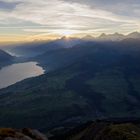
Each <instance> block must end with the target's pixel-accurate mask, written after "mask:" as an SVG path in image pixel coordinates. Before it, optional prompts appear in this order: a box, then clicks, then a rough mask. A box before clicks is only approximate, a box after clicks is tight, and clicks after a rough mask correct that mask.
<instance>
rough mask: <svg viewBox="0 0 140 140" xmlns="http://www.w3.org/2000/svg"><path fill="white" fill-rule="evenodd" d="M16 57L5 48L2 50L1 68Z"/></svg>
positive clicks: (0, 57) (0, 53)
mask: <svg viewBox="0 0 140 140" xmlns="http://www.w3.org/2000/svg"><path fill="white" fill-rule="evenodd" d="M13 58H14V57H12V56H11V55H10V54H8V53H6V52H5V51H3V50H0V68H1V67H2V66H4V65H6V64H8V63H10V62H12V60H13Z"/></svg>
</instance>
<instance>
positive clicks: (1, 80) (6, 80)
mask: <svg viewBox="0 0 140 140" xmlns="http://www.w3.org/2000/svg"><path fill="white" fill-rule="evenodd" d="M42 74H44V70H43V68H42V67H40V66H38V65H37V62H26V63H16V64H12V65H9V66H6V67H3V68H2V69H1V70H0V89H1V88H5V87H7V86H10V85H12V84H15V83H17V82H19V81H22V80H24V79H26V78H30V77H35V76H39V75H42Z"/></svg>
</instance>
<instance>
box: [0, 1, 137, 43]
mask: <svg viewBox="0 0 140 140" xmlns="http://www.w3.org/2000/svg"><path fill="white" fill-rule="evenodd" d="M133 31H140V0H0V42H4V41H28V40H35V39H53V38H57V37H61V36H64V35H67V36H83V35H85V34H91V35H94V36H98V35H99V34H101V33H102V32H104V33H114V32H119V33H124V34H127V33H130V32H133Z"/></svg>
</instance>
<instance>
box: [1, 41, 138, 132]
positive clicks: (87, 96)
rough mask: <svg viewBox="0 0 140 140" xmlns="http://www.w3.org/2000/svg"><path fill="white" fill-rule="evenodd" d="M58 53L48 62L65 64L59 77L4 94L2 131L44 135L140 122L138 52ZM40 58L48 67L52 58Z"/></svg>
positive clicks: (118, 46) (86, 48)
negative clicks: (85, 125) (116, 121)
mask: <svg viewBox="0 0 140 140" xmlns="http://www.w3.org/2000/svg"><path fill="white" fill-rule="evenodd" d="M59 51H60V52H59ZM59 51H58V52H59V53H58V52H57V51H56V52H55V55H53V53H52V54H51V55H52V57H50V60H49V61H51V59H52V60H53V61H52V62H51V63H53V62H54V63H55V64H58V65H59V64H60V65H61V64H63V65H61V67H59V69H57V70H56V71H55V70H53V71H51V72H49V73H47V74H45V75H42V76H40V77H37V78H31V79H27V80H25V81H22V82H20V83H18V84H16V85H13V86H11V87H9V88H7V89H4V90H0V113H1V114H2V115H1V116H0V124H1V125H5V126H23V127H27V126H28V127H35V128H40V129H42V130H46V129H49V128H52V127H56V126H60V125H61V126H65V125H68V126H69V125H77V123H79V122H84V121H86V120H91V119H97V118H108V117H128V116H129V117H139V116H140V109H139V108H140V102H139V101H140V88H139V87H140V86H139V85H140V80H139V79H140V73H139V71H140V65H139V62H140V48H139V47H138V46H133V43H132V45H131V44H129V43H128V44H127V43H124V42H119V43H116V42H114V43H112V42H111V43H106V44H102V43H101V44H94V43H91V42H88V43H85V44H81V45H78V46H75V47H73V48H69V49H65V50H62V51H61V50H59ZM46 54H47V53H46ZM42 58H43V59H42V60H44V63H45V61H47V60H48V59H47V58H49V57H48V56H47V55H43V57H42ZM71 58H73V60H72V59H71ZM64 61H65V63H64ZM51 63H50V66H53V64H52V65H51ZM66 63H67V65H65V64H66ZM21 109H22V111H21ZM15 119H16V122H15ZM38 120H39V121H38Z"/></svg>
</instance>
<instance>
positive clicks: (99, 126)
mask: <svg viewBox="0 0 140 140" xmlns="http://www.w3.org/2000/svg"><path fill="white" fill-rule="evenodd" d="M59 139H61V140H139V139H140V126H139V124H136V123H133V122H131V121H130V122H127V123H125V122H121V123H119V122H115V123H114V122H109V121H108V122H106V121H97V122H88V123H86V124H83V125H81V126H78V127H76V128H74V129H72V130H70V131H69V132H66V133H65V134H61V133H59V135H58V134H56V135H55V134H54V137H51V138H50V140H59Z"/></svg>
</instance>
